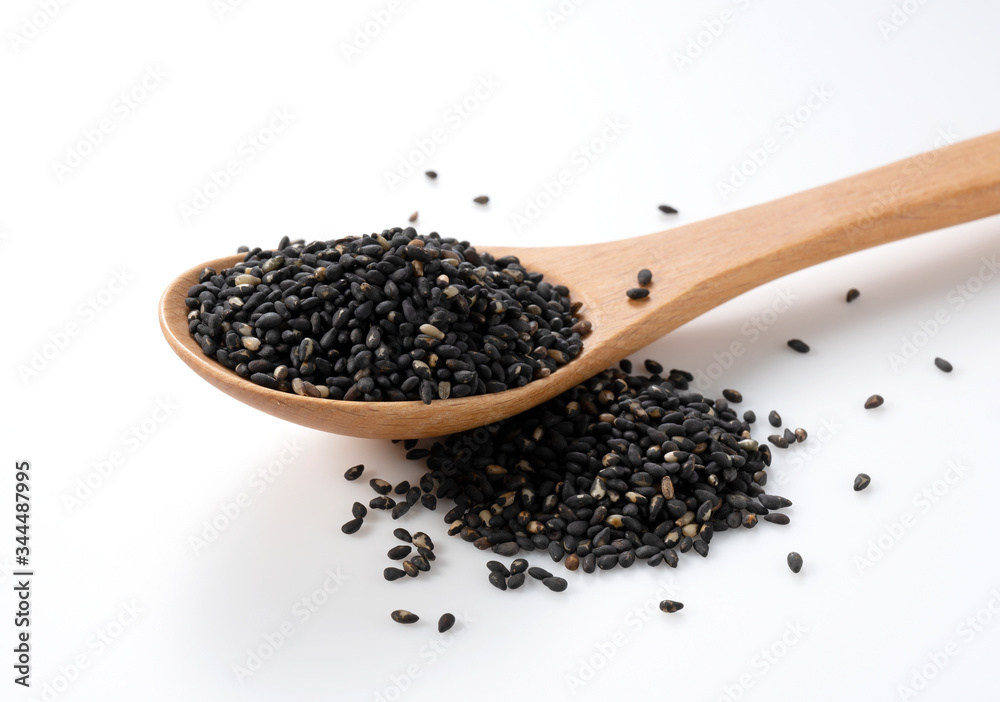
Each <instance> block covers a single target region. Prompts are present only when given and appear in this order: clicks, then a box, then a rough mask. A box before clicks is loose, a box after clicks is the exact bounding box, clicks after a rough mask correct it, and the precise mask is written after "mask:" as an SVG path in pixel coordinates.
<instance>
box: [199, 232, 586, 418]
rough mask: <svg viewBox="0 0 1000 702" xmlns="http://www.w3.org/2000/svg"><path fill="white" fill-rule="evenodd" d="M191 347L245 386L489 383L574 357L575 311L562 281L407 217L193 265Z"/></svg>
mask: <svg viewBox="0 0 1000 702" xmlns="http://www.w3.org/2000/svg"><path fill="white" fill-rule="evenodd" d="M186 304H187V306H188V308H189V309H190V310H191V311H190V313H189V315H188V319H189V330H190V332H191V334H192V335H193V336H194V338H195V340H196V341H197V342H198V344H199V345H200V346H201V348H202V350H203V352H204V353H205V355H207V356H210V357H212V358H215V359H216V360H218V362H219V363H221V364H222V365H224V366H226V367H227V368H230V369H232V370H233V371H235V372H236V373H237V374H238V375H240V376H242V377H244V378H248V379H249V380H251V381H252V382H254V383H257V384H258V385H261V386H264V387H267V388H271V389H274V390H281V391H285V392H294V393H296V394H299V395H305V396H311V397H323V398H331V399H334V400H365V401H400V400H422V401H423V402H425V403H428V404H429V403H430V402H431V401H432V400H433V399H447V398H449V397H465V396H469V395H481V394H486V393H494V392H501V391H503V390H507V389H509V388H515V387H521V386H523V385H525V384H527V383H528V382H530V381H531V380H534V379H537V378H543V377H546V376H548V375H549V374H551V373H552V372H554V371H555V370H556V368H557V367H558V366H560V365H563V364H564V363H567V362H569V361H570V360H572V359H573V358H575V357H576V356H577V355H578V354H579V353H580V350H581V348H582V345H583V342H582V341H581V336H582V335H586V333H587V332H588V331H589V330H590V325H589V323H588V322H585V321H581V320H579V319H578V318H577V317H576V313H577V311H578V309H579V306H578V305H574V304H573V303H572V302H571V301H570V298H569V290H568V289H566V288H565V287H564V286H562V285H551V284H550V283H548V282H546V281H544V280H543V278H542V275H541V274H540V273H534V272H530V271H527V270H525V268H524V267H523V266H521V265H520V262H519V261H518V259H517V258H516V257H513V256H507V257H504V258H499V259H494V258H493V257H492V256H490V255H489V254H488V253H485V252H482V253H481V252H478V251H477V250H476V249H475V248H473V247H472V246H470V245H469V243H468V242H465V241H458V240H456V239H449V238H442V237H440V236H439V235H438V234H437V233H431V234H429V235H427V236H418V235H417V232H416V230H414V229H413V228H412V227H408V228H406V229H400V228H395V229H389V230H386V231H383V232H382V233H381V234H371V235H366V236H362V237H351V238H343V239H335V240H330V241H316V242H312V243H309V244H306V243H305V242H304V241H301V240H300V241H296V242H291V241H289V239H288V237H285V238H284V239H282V241H281V242H280V243H279V244H278V246H277V248H275V249H271V250H264V249H260V248H255V249H253V250H247V251H246V256H245V257H244V259H243V261H242V262H241V263H239V264H237V265H236V266H234V267H232V268H229V269H226V270H223V271H221V272H217V271H215V270H214V269H211V268H206V269H205V270H203V271H202V272H201V275H200V276H199V282H198V284H197V285H194V286H192V287H191V289H190V290H189V291H188V295H187V299H186Z"/></svg>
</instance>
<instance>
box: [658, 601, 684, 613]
mask: <svg viewBox="0 0 1000 702" xmlns="http://www.w3.org/2000/svg"><path fill="white" fill-rule="evenodd" d="M682 609H684V603H683V602H674V601H673V600H663V602H661V603H660V611H662V612H666V613H667V614H673V613H674V612H679V611H680V610H682Z"/></svg>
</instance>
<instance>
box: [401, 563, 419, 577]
mask: <svg viewBox="0 0 1000 702" xmlns="http://www.w3.org/2000/svg"><path fill="white" fill-rule="evenodd" d="M403 572H404V573H406V574H407V575H409V576H410V577H411V578H415V577H417V576H418V575H420V569H419V568H417V566H416V565H414V564H413V563H412V562H411V561H403Z"/></svg>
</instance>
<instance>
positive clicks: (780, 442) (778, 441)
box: [767, 434, 788, 448]
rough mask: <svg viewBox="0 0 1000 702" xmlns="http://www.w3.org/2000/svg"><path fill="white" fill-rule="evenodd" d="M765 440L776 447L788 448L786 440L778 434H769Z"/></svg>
mask: <svg viewBox="0 0 1000 702" xmlns="http://www.w3.org/2000/svg"><path fill="white" fill-rule="evenodd" d="M767 440H768V441H770V442H771V443H772V444H774V445H775V446H777V447H778V448H788V440H787V439H785V437H783V436H781V435H780V434H771V435H770V436H769V437H767Z"/></svg>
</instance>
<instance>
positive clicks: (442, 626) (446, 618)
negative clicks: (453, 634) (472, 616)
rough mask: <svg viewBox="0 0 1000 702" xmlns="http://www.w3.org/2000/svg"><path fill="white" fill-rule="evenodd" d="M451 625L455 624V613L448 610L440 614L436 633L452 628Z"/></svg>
mask: <svg viewBox="0 0 1000 702" xmlns="http://www.w3.org/2000/svg"><path fill="white" fill-rule="evenodd" d="M453 626H455V615H454V614H451V613H450V612H449V613H445V614H442V615H441V618H440V619H438V633H439V634H443V633H444V632H446V631H448V629H450V628H452V627H453Z"/></svg>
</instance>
